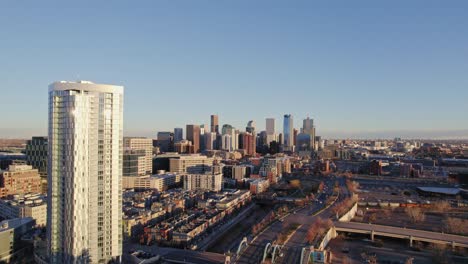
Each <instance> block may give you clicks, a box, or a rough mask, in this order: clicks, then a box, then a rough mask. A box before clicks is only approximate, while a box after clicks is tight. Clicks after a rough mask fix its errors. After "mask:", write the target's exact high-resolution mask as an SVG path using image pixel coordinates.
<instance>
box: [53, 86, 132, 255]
mask: <svg viewBox="0 0 468 264" xmlns="http://www.w3.org/2000/svg"><path fill="white" fill-rule="evenodd" d="M122 116H123V87H120V86H111V85H99V84H93V83H89V82H76V83H75V82H56V83H53V84H51V85H50V86H49V157H48V164H49V171H48V182H49V190H48V191H49V193H48V199H49V206H48V223H47V224H48V241H49V256H50V262H51V263H83V262H85V263H87V262H91V263H107V262H108V261H110V260H120V256H121V255H122V231H121V221H122V220H121V219H122V202H121V201H122V200H121V199H122V198H121V196H122V193H121V192H122V188H121V184H122V183H121V180H122V153H123V141H122V139H123V131H122V130H123V120H122Z"/></svg>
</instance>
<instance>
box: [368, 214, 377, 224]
mask: <svg viewBox="0 0 468 264" xmlns="http://www.w3.org/2000/svg"><path fill="white" fill-rule="evenodd" d="M376 220H377V215H376V214H375V213H372V214H370V215H369V223H374V222H375V221H376Z"/></svg>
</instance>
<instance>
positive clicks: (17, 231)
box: [0, 217, 35, 263]
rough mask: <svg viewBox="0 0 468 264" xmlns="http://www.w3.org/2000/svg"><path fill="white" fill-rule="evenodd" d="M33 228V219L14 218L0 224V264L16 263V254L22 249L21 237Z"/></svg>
mask: <svg viewBox="0 0 468 264" xmlns="http://www.w3.org/2000/svg"><path fill="white" fill-rule="evenodd" d="M34 226H35V221H34V219H32V218H30V217H27V218H15V219H10V220H4V221H2V222H0V262H1V263H3V262H5V263H16V261H17V260H20V259H18V258H20V256H17V255H16V253H17V252H18V251H19V250H21V249H23V248H24V245H23V244H22V243H21V236H23V235H24V234H26V233H27V232H29V231H31V230H32V228H33V227H34Z"/></svg>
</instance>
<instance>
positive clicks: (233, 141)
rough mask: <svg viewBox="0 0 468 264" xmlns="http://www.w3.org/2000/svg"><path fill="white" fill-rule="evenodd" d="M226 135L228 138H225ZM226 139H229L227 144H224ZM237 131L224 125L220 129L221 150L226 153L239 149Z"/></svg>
mask: <svg viewBox="0 0 468 264" xmlns="http://www.w3.org/2000/svg"><path fill="white" fill-rule="evenodd" d="M226 135H228V136H229V137H225V136H226ZM227 138H229V142H226V140H227ZM238 140H239V131H236V129H235V128H234V127H233V126H231V125H229V124H225V125H223V128H222V137H221V149H222V150H226V151H233V150H236V149H238V147H239V142H238Z"/></svg>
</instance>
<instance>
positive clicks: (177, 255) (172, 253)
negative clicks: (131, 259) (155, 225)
mask: <svg viewBox="0 0 468 264" xmlns="http://www.w3.org/2000/svg"><path fill="white" fill-rule="evenodd" d="M124 249H125V250H128V249H132V250H134V251H138V250H142V251H144V252H147V253H152V254H154V255H160V256H161V257H163V259H165V260H166V261H168V262H170V263H171V261H172V262H174V261H176V262H177V261H178V262H183V261H188V260H190V262H191V263H195V264H198V263H200V264H205V263H206V264H217V263H220V264H221V263H224V262H225V259H226V256H224V255H223V254H218V253H212V252H201V251H192V250H185V249H177V248H168V247H158V246H146V245H138V244H131V245H130V244H126V243H125V244H124ZM124 254H126V255H128V254H129V252H124Z"/></svg>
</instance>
